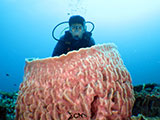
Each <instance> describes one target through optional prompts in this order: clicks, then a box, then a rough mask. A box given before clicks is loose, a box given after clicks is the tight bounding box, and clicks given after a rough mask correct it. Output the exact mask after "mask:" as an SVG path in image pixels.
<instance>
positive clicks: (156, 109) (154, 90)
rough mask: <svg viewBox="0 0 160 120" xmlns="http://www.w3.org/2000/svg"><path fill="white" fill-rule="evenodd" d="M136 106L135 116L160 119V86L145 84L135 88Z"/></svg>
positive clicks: (134, 109) (134, 108)
mask: <svg viewBox="0 0 160 120" xmlns="http://www.w3.org/2000/svg"><path fill="white" fill-rule="evenodd" d="M134 93H135V98H136V101H135V104H134V107H133V115H138V114H143V115H144V116H146V117H154V116H157V117H160V85H157V84H144V85H143V86H142V85H139V86H136V87H134Z"/></svg>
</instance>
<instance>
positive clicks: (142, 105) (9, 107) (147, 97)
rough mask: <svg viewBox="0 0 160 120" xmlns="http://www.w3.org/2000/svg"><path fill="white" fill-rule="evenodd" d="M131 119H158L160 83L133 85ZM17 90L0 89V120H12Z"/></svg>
mask: <svg viewBox="0 0 160 120" xmlns="http://www.w3.org/2000/svg"><path fill="white" fill-rule="evenodd" d="M134 93H135V98H136V101H135V104H134V107H133V110H132V118H131V119H132V120H160V85H158V84H144V85H138V86H134ZM17 96H18V91H17V92H3V91H0V120H14V117H15V103H16V99H17Z"/></svg>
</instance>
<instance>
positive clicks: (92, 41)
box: [89, 37, 95, 47]
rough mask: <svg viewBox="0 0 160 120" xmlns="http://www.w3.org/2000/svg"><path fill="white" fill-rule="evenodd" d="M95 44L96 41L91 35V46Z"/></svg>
mask: <svg viewBox="0 0 160 120" xmlns="http://www.w3.org/2000/svg"><path fill="white" fill-rule="evenodd" d="M93 45H95V41H94V39H93V38H92V37H91V38H90V41H89V47H91V46H93Z"/></svg>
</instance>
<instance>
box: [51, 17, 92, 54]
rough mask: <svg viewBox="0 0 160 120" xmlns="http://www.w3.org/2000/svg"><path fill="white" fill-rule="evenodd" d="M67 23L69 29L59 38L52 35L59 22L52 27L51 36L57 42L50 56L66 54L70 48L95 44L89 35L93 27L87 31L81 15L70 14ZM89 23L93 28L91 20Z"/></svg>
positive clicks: (75, 48)
mask: <svg viewBox="0 0 160 120" xmlns="http://www.w3.org/2000/svg"><path fill="white" fill-rule="evenodd" d="M65 23H66V22H65ZM68 23H69V30H67V31H65V34H64V35H63V36H62V37H61V38H60V39H59V40H58V39H56V38H55V37H54V30H55V29H56V27H57V26H58V25H60V24H61V23H60V24H58V25H57V26H56V27H55V28H54V29H53V32H52V36H53V38H54V39H56V40H57V41H58V43H57V44H56V46H55V48H54V51H53V53H52V57H54V56H60V55H62V54H67V53H68V52H69V51H72V50H79V49H80V48H85V47H91V46H93V45H95V41H94V39H93V38H92V37H91V36H92V33H91V31H93V29H92V30H91V31H90V32H88V31H87V27H86V23H87V22H86V21H85V19H84V18H83V17H81V16H80V15H74V16H71V17H70V19H69V22H68ZM89 23H91V24H92V25H93V28H94V24H93V23H92V22H89Z"/></svg>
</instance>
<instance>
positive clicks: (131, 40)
mask: <svg viewBox="0 0 160 120" xmlns="http://www.w3.org/2000/svg"><path fill="white" fill-rule="evenodd" d="M74 14H79V15H81V16H83V17H84V18H85V19H86V20H89V21H92V22H94V24H95V26H96V27H95V30H94V31H93V38H94V39H95V42H96V44H102V43H108V42H113V43H115V44H116V45H117V46H118V50H119V52H120V54H121V57H122V59H123V61H124V64H125V65H126V67H127V69H128V70H129V72H130V74H131V77H132V81H133V85H138V84H144V83H158V84H160V1H159V0H154V1H150V0H142V1H139V0H131V1H128V0H121V1H118V0H115V1H112V2H111V1H109V0H108V1H107V0H101V1H99V3H98V1H93V0H92V1H91V0H34V1H33V0H1V1H0V90H4V91H15V90H18V87H19V84H20V83H21V82H22V80H23V74H24V66H25V58H32V57H36V58H37V57H38V58H46V57H50V56H51V54H52V52H53V49H54V47H55V45H56V41H54V40H53V38H52V36H51V32H52V29H53V27H54V26H55V25H56V24H58V23H59V22H62V21H67V20H68V19H69V17H70V16H71V15H74Z"/></svg>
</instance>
